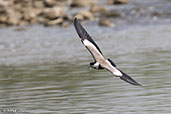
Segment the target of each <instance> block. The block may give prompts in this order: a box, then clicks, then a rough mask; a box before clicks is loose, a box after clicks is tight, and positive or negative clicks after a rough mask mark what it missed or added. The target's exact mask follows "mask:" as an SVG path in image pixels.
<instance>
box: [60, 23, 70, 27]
mask: <svg viewBox="0 0 171 114" xmlns="http://www.w3.org/2000/svg"><path fill="white" fill-rule="evenodd" d="M60 26H61V27H63V28H67V27H68V26H69V23H67V22H63V23H62V24H61V25H60Z"/></svg>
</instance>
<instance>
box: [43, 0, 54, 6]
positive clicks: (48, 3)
mask: <svg viewBox="0 0 171 114" xmlns="http://www.w3.org/2000/svg"><path fill="white" fill-rule="evenodd" d="M44 3H45V5H46V6H48V7H52V6H54V5H55V4H56V1H55V0H44Z"/></svg>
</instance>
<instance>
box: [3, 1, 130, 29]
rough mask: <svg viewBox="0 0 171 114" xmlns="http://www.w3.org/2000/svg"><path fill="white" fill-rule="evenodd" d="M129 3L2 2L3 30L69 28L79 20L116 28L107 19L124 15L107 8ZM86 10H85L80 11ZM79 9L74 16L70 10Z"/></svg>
mask: <svg viewBox="0 0 171 114" xmlns="http://www.w3.org/2000/svg"><path fill="white" fill-rule="evenodd" d="M129 2H130V1H129V0H107V1H106V2H105V3H104V4H99V0H0V27H4V26H23V25H31V24H43V25H45V26H54V25H59V26H60V27H67V26H69V24H70V23H71V22H72V21H73V19H74V17H77V18H78V19H79V20H80V21H84V20H97V18H98V19H100V20H99V25H101V26H109V27H114V25H115V24H114V23H113V22H112V21H110V20H108V19H107V17H121V16H122V12H120V11H111V10H109V9H107V6H108V5H121V4H127V3H129ZM77 8H83V9H84V10H77ZM71 10H76V12H75V13H74V14H68V13H67V12H68V11H71Z"/></svg>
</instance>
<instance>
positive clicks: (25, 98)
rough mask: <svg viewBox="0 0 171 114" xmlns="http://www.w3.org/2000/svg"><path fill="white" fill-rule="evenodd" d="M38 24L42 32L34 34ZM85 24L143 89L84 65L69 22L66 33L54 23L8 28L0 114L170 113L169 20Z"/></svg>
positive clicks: (0, 74)
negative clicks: (19, 113) (121, 25)
mask: <svg viewBox="0 0 171 114" xmlns="http://www.w3.org/2000/svg"><path fill="white" fill-rule="evenodd" d="M37 28H39V30H40V31H39V32H35V33H34V32H33V31H35V30H37ZM86 28H88V30H89V33H90V34H91V35H92V36H93V37H94V39H95V40H96V42H97V44H98V45H99V46H100V48H101V49H102V51H103V53H104V55H105V56H106V58H111V59H112V60H114V62H115V63H116V64H117V65H118V67H119V68H120V69H122V70H123V71H125V72H126V73H128V74H129V75H131V76H132V77H133V78H134V79H135V80H137V81H138V82H140V83H141V84H143V85H144V88H142V87H137V86H132V85H129V84H127V83H125V82H123V81H122V80H120V79H119V78H117V77H114V76H113V75H112V74H111V73H109V72H108V71H106V70H101V71H96V70H94V69H90V68H88V64H89V62H91V61H92V58H91V56H90V54H89V53H88V51H87V50H86V49H85V48H84V47H83V46H82V44H81V42H80V40H79V38H78V36H77V34H76V33H75V31H74V29H73V28H72V27H71V28H68V29H66V31H67V34H62V33H61V30H57V29H56V28H55V29H54V28H42V27H31V29H28V30H27V31H25V32H22V33H20V32H13V31H12V30H13V29H9V30H7V31H10V34H5V33H4V32H2V36H3V37H6V38H8V40H5V39H1V45H2V46H1V49H0V50H1V52H3V53H1V54H0V56H1V59H0V61H1V66H0V96H1V97H0V111H1V113H2V114H3V110H7V109H11V110H15V109H19V110H23V111H28V112H29V113H31V114H69V113H70V114H161V113H165V114H167V113H168V114H169V113H170V112H171V108H170V107H171V102H170V101H171V75H170V74H171V38H170V33H171V26H170V25H156V26H153V25H152V26H145V27H141V26H140V27H135V28H134V27H132V28H128V29H122V30H113V29H106V28H99V29H97V28H98V27H93V28H92V27H90V26H86ZM4 31H5V30H4ZM49 31H51V33H50V34H46V32H49ZM94 31H97V32H94ZM30 33H32V34H30ZM30 35H31V36H30ZM11 36H14V37H11ZM30 37H32V38H31V39H30ZM14 39H18V40H14ZM21 42H22V43H21ZM4 44H5V46H6V47H5V46H4ZM3 46H4V47H3ZM5 113H7V112H5Z"/></svg>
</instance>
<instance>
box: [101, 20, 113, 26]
mask: <svg viewBox="0 0 171 114" xmlns="http://www.w3.org/2000/svg"><path fill="white" fill-rule="evenodd" d="M99 25H100V26H106V27H115V24H114V23H113V22H112V21H110V20H108V19H100V20H99Z"/></svg>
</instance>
